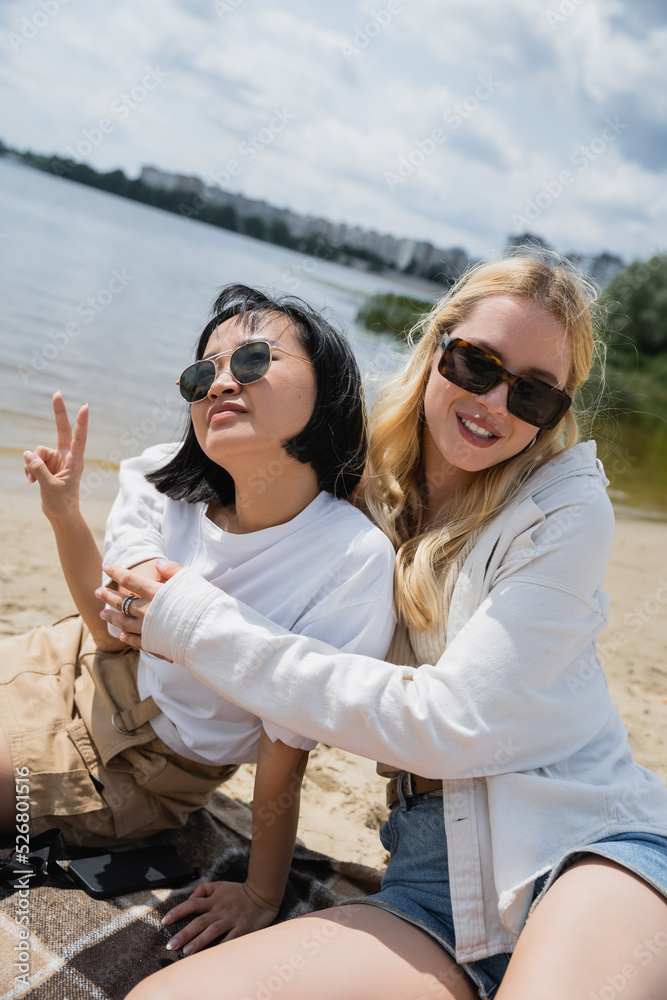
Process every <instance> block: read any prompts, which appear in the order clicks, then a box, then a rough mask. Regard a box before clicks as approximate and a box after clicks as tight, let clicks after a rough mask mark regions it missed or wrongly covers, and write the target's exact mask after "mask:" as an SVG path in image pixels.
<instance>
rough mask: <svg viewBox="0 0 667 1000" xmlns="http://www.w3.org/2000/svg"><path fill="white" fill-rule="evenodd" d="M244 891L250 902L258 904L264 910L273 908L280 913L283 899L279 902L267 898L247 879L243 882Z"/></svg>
mask: <svg viewBox="0 0 667 1000" xmlns="http://www.w3.org/2000/svg"><path fill="white" fill-rule="evenodd" d="M243 891H244V892H245V894H246V896H247V897H248V899H249V900H250V902H251V903H254V905H255V906H258V907H259V908H260V909H262V910H272V911H273V912H274V913H278V910H279V909H280V903H281V902H282V899H281V900H280V902H278V903H275V902H274V901H273V900H268V899H265V898H264V896H263V895H262V894H260V893H259V892H257V889H254V888H253V887H252V886H251V885H250V883H249V882H248V881H247V880H246V881H245V882H244V883H243Z"/></svg>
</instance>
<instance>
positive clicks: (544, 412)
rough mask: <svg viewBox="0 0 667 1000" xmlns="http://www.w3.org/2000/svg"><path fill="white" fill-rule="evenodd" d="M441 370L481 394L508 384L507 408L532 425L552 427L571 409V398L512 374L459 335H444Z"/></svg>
mask: <svg viewBox="0 0 667 1000" xmlns="http://www.w3.org/2000/svg"><path fill="white" fill-rule="evenodd" d="M438 371H439V372H440V374H441V375H442V376H443V378H446V379H447V380H448V381H449V382H453V383H454V385H458V386H459V388H461V389H465V390H466V391H467V392H472V393H474V394H475V395H476V396H481V395H483V394H484V393H485V392H489V390H490V389H493V388H494V386H496V385H498V383H499V382H506V383H507V409H508V410H509V412H510V413H512V414H513V415H514V416H515V417H518V418H519V420H525V422H526V423H527V424H532V425H533V427H541V428H543V429H544V430H551V428H552V427H555V426H556V424H557V423H558V421H559V420H561V418H562V417H564V416H565V414H566V413H567V411H568V410H569V408H570V406H571V404H572V399H571V398H570V396H568V395H567V393H566V392H563V391H562V389H556V388H554V387H553V386H551V385H549V384H548V383H547V382H542V381H541V380H540V379H539V378H531V377H530V376H528V375H512V373H511V372H508V371H507V369H506V368H504V367H503V366H502V364H501V363H500V361H499V360H498V358H496V357H494V356H493V354H487V353H486V352H485V351H482V350H480V348H479V347H475V346H474V344H469V343H468V341H467V340H461V339H459V338H458V337H445V339H444V340H443V342H442V357H441V358H440V360H439V361H438Z"/></svg>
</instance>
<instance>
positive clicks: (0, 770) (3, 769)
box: [0, 729, 16, 834]
mask: <svg viewBox="0 0 667 1000" xmlns="http://www.w3.org/2000/svg"><path fill="white" fill-rule="evenodd" d="M15 824H16V786H15V784H14V772H13V770H12V762H11V760H10V757H9V747H8V746H7V737H6V736H5V734H4V732H3V731H2V729H0V833H5V834H6V833H13V832H14V827H15Z"/></svg>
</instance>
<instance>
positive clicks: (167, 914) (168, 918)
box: [162, 913, 171, 925]
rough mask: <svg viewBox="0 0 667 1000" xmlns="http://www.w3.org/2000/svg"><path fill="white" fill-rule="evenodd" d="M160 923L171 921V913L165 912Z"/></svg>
mask: <svg viewBox="0 0 667 1000" xmlns="http://www.w3.org/2000/svg"><path fill="white" fill-rule="evenodd" d="M162 923H163V924H165V925H166V924H170V923H171V914H170V913H166V914H165V915H164V917H163V918H162Z"/></svg>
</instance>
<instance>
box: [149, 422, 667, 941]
mask: <svg viewBox="0 0 667 1000" xmlns="http://www.w3.org/2000/svg"><path fill="white" fill-rule="evenodd" d="M606 484H607V481H606V479H605V477H604V474H603V471H602V466H601V465H600V463H599V462H597V461H596V458H595V445H594V443H593V442H588V443H586V444H580V445H577V446H576V447H574V448H571V449H570V450H569V451H567V452H565V453H564V454H562V455H560V456H558V457H557V458H555V459H554V460H552V461H551V462H549V463H548V464H547V465H546V466H545V467H543V468H542V469H540V470H538V471H537V472H536V473H535V474H534V475H533V476H532V477H531V479H530V480H529V481H528V482H527V483H526V484H524V486H523V488H522V490H521V492H520V494H519V496H518V497H517V499H516V500H515V501H514V502H513V503H512V504H511V505H510V507H509V508H508V509H507V510H505V511H504V512H503V513H502V514H500V515H499V516H498V517H497V518H496V519H495V520H494V521H493V523H492V524H490V525H489V526H488V528H487V529H486V531H485V532H483V534H482V535H481V537H480V539H479V540H478V542H477V544H476V545H475V547H474V548H473V550H472V552H471V553H470V555H469V557H468V559H467V560H466V562H465V564H464V566H463V569H462V571H461V574H460V576H459V579H458V581H457V584H456V587H455V589H454V595H453V598H452V604H451V608H450V614H449V623H448V644H447V648H446V650H445V652H444V653H443V655H442V657H441V658H440V660H439V661H438V662H437V663H435V664H432V665H431V664H424V665H422V666H421V667H419V668H418V669H415V668H413V667H397V666H394V665H393V664H389V663H385V662H383V661H381V660H376V659H372V658H370V657H365V656H354V655H348V654H344V653H340V652H339V651H337V650H336V649H334V648H332V647H330V646H326V645H325V644H323V643H319V642H315V641H313V640H311V639H307V638H304V637H302V636H297V635H292V634H291V633H289V632H287V631H286V630H284V629H281V628H279V627H277V626H275V625H273V624H272V623H271V622H269V621H267V620H266V619H263V618H261V616H259V615H257V614H255V613H253V612H252V611H251V610H250V609H249V608H247V607H245V606H243V605H242V604H240V603H239V602H238V601H236V600H234V599H233V598H231V597H229V596H228V595H226V594H224V593H221V592H220V591H219V590H217V589H216V588H214V587H212V586H211V585H210V584H208V583H206V582H205V581H202V580H201V579H200V578H198V577H197V576H196V574H194V573H192V572H191V571H189V570H183V571H181V572H179V573H177V574H176V576H175V577H173V578H172V579H171V580H170V581H169V582H168V583H167V584H165V586H163V587H162V588H161V589H160V591H159V593H158V594H157V595H156V597H155V598H154V600H153V602H152V604H151V606H150V608H149V610H148V612H147V614H146V618H145V622H144V632H143V642H144V645H145V646H146V648H148V649H150V650H152V651H153V652H157V653H161V654H162V655H164V656H169V657H172V658H175V659H177V660H178V661H179V662H180V663H183V664H184V665H186V666H187V667H188V668H189V669H190V670H191V671H192V672H193V673H194V674H195V676H197V677H200V678H202V679H205V680H206V681H207V682H208V683H210V684H214V685H215V687H216V689H217V690H220V691H222V692H224V694H225V695H226V696H227V697H229V698H231V699H233V700H234V701H235V702H236V703H237V704H239V705H242V706H244V707H245V708H248V709H249V710H251V711H254V712H257V713H258V714H260V715H262V716H263V717H265V718H268V719H275V720H276V721H278V720H279V721H280V723H281V724H282V725H286V726H289V727H290V728H292V729H293V730H295V731H297V732H302V733H303V734H304V735H306V736H310V737H311V738H313V739H317V740H322V741H324V742H326V743H330V744H334V745H335V746H338V747H341V748H342V749H344V750H348V751H351V752H352V753H357V754H361V755H362V756H365V757H369V758H371V759H375V760H378V759H379V760H384V761H387V762H388V763H391V764H394V765H395V766H397V767H400V768H404V769H406V770H409V771H412V772H414V773H416V774H421V775H424V776H426V777H442V778H443V781H444V796H443V802H444V810H445V829H446V835H447V846H448V857H449V871H450V882H451V890H452V904H453V913H454V922H455V930H456V944H457V960H459V961H473V960H476V959H480V958H484V957H486V956H488V955H492V954H495V953H497V952H502V951H511V950H512V949H513V947H514V945H515V943H516V938H517V936H518V934H519V933H520V931H521V929H522V927H523V924H524V922H525V919H526V915H527V912H528V909H529V905H530V901H531V897H532V888H533V882H534V880H535V878H536V877H537V876H538V875H539V874H541V873H543V872H545V871H547V870H549V868H551V867H552V866H553V864H554V862H555V861H556V859H557V858H558V857H559V856H560V855H561V854H562V853H564V852H565V851H567V850H568V849H570V848H571V847H573V846H576V845H585V844H587V843H591V842H593V841H595V840H597V839H599V838H601V837H604V836H608V835H610V834H614V833H620V832H623V831H632V830H637V831H646V832H653V833H659V834H662V835H667V790H665V787H664V785H663V783H662V782H661V781H660V779H659V778H658V777H657V776H656V775H654V774H652V773H651V772H650V771H647V770H646V769H645V768H643V767H640V766H639V765H637V764H635V763H634V762H633V760H632V756H631V752H630V748H629V745H628V742H627V734H626V732H625V729H624V727H623V724H622V722H621V720H620V717H619V714H618V711H617V710H616V708H615V707H614V705H613V704H612V702H611V699H610V696H609V692H608V689H607V684H606V681H605V677H604V674H603V672H602V669H601V667H600V663H599V660H598V657H597V653H596V646H595V642H596V636H597V635H598V633H599V632H600V630H601V629H602V628H603V626H604V625H605V623H606V621H607V603H608V600H607V598H606V596H605V595H604V594H603V593H602V591H601V587H602V583H603V579H604V574H605V569H606V566H607V561H608V558H609V553H610V549H611V543H612V537H613V530H614V525H613V512H612V509H611V504H610V502H609V500H608V498H607V495H606V492H605V486H606ZM221 648H224V649H225V652H226V662H227V664H228V669H227V671H226V673H225V676H224V677H221V676H220V670H219V651H220V649H221Z"/></svg>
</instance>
